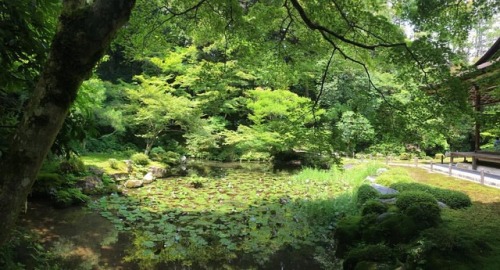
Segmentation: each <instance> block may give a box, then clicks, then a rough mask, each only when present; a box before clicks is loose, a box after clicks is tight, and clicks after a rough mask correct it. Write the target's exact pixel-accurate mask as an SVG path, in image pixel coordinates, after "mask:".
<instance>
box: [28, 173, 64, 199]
mask: <svg viewBox="0 0 500 270" xmlns="http://www.w3.org/2000/svg"><path fill="white" fill-rule="evenodd" d="M62 184H64V179H63V177H62V176H61V175H59V174H57V173H43V172H41V173H39V174H38V176H37V178H36V181H35V184H34V185H33V189H32V192H33V193H35V194H48V193H49V192H50V191H51V190H52V189H53V188H54V187H56V186H60V185H62Z"/></svg>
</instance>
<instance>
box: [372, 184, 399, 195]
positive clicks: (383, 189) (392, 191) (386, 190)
mask: <svg viewBox="0 0 500 270" xmlns="http://www.w3.org/2000/svg"><path fill="white" fill-rule="evenodd" d="M371 186H372V187H373V188H375V189H376V190H377V191H378V192H379V193H380V194H396V193H398V191H397V190H395V189H393V188H390V187H385V186H382V185H379V184H375V183H373V184H371Z"/></svg>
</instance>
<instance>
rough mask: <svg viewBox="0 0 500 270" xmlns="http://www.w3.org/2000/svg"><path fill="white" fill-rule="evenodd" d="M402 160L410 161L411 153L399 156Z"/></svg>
mask: <svg viewBox="0 0 500 270" xmlns="http://www.w3.org/2000/svg"><path fill="white" fill-rule="evenodd" d="M399 159H400V160H410V159H411V154H410V153H401V154H400V155H399Z"/></svg>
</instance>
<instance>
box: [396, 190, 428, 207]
mask: <svg viewBox="0 0 500 270" xmlns="http://www.w3.org/2000/svg"><path fill="white" fill-rule="evenodd" d="M422 203H426V204H435V205H436V206H437V201H436V199H435V198H434V196H432V195H431V194H428V193H426V192H424V191H403V192H401V193H400V194H399V195H398V200H397V201H396V206H397V207H398V208H399V209H400V210H401V211H403V212H405V211H406V210H407V209H408V208H409V207H410V206H412V205H415V204H422Z"/></svg>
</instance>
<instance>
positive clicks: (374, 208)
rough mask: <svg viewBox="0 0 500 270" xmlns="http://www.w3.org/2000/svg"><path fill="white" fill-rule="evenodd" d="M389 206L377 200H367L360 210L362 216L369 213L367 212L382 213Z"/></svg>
mask: <svg viewBox="0 0 500 270" xmlns="http://www.w3.org/2000/svg"><path fill="white" fill-rule="evenodd" d="M388 209H389V207H388V206H387V205H386V204H384V203H382V202H380V201H379V200H373V199H371V200H368V201H366V202H365V203H364V204H363V208H362V210H361V214H362V215H363V216H366V215H369V214H382V213H385V212H387V210H388Z"/></svg>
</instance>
